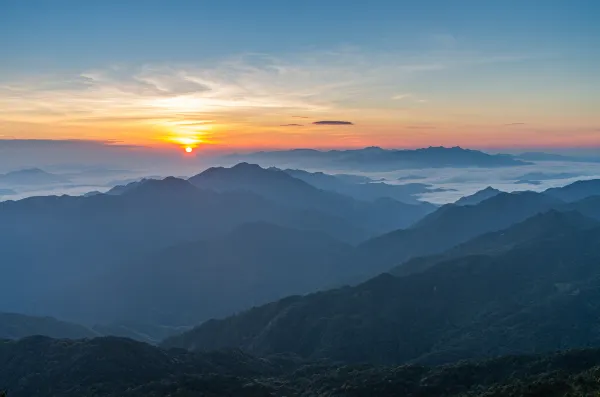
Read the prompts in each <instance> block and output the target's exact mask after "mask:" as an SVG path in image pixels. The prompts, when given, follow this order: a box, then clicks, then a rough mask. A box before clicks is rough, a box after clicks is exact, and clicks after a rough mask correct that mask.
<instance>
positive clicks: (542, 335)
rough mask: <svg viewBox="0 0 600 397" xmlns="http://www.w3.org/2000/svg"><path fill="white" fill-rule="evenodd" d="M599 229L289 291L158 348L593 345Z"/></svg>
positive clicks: (371, 355)
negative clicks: (401, 273)
mask: <svg viewBox="0 0 600 397" xmlns="http://www.w3.org/2000/svg"><path fill="white" fill-rule="evenodd" d="M599 260H600V229H598V228H596V229H593V230H585V231H576V232H574V233H570V234H568V235H564V236H560V237H559V238H554V239H544V238H540V239H538V240H535V241H530V242H526V243H523V244H521V245H519V246H517V247H515V248H513V249H511V250H509V251H507V252H503V253H500V254H498V255H493V256H489V255H472V256H465V257H461V258H457V259H452V260H450V261H447V262H444V263H443V264H439V265H437V266H434V267H432V268H430V269H428V270H426V271H424V272H422V273H418V274H414V275H410V276H406V277H393V276H391V275H389V274H384V275H381V276H378V277H376V278H374V279H372V280H369V281H367V282H365V283H363V284H361V285H358V286H356V287H346V288H341V289H337V290H331V291H326V292H322V293H316V294H312V295H308V296H305V297H298V296H296V297H289V298H286V299H283V300H280V301H278V302H274V303H271V304H268V305H265V306H262V307H259V308H255V309H251V310H249V311H247V312H245V313H242V314H240V315H237V316H233V317H229V318H227V319H224V320H212V321H209V322H206V323H204V324H203V325H201V326H199V327H197V328H195V329H194V330H192V331H189V332H187V333H184V334H183V335H180V336H177V337H173V338H170V339H168V340H167V341H166V342H165V343H164V345H165V346H179V347H185V348H189V349H194V350H204V349H215V348H223V347H236V348H242V349H244V350H246V351H248V352H251V353H255V354H272V353H277V352H292V353H295V354H298V355H300V356H302V357H308V358H319V357H328V358H332V359H340V360H344V361H354V362H362V361H368V362H379V363H401V362H406V361H419V362H428V363H438V362H450V361H456V360H460V359H465V358H478V357H489V356H497V355H504V354H513V353H532V352H536V353H537V352H548V351H552V350H556V349H559V348H560V349H565V348H579V347H586V346H598V345H600V336H599V335H598V333H597V332H595V330H596V325H597V318H598V316H599V315H600V268H599V267H598V266H597V264H598V261H599Z"/></svg>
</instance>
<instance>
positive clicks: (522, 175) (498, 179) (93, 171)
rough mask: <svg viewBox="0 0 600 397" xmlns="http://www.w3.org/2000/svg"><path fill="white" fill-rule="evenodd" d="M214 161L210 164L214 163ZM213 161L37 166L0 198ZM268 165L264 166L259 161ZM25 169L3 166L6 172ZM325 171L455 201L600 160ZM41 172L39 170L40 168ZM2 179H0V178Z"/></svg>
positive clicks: (592, 168) (183, 171)
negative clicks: (34, 176) (415, 186)
mask: <svg viewBox="0 0 600 397" xmlns="http://www.w3.org/2000/svg"><path fill="white" fill-rule="evenodd" d="M213 163H214V164H213ZM216 164H217V163H216V162H211V163H206V162H205V163H203V164H197V166H196V165H193V164H185V165H181V164H174V165H164V164H163V165H161V166H158V167H151V166H150V167H144V168H141V169H129V170H125V169H115V168H111V167H110V165H109V164H107V165H98V166H95V167H83V166H77V165H70V166H68V167H65V166H46V167H44V166H40V167H39V169H40V170H43V171H44V172H46V173H48V174H51V175H52V176H55V177H56V176H58V177H60V178H56V179H57V180H56V181H51V182H47V183H46V182H33V183H29V184H22V183H18V184H17V183H10V182H0V201H5V200H19V199H22V198H26V197H30V196H41V195H62V194H67V195H74V196H75V195H82V194H86V193H89V192H94V191H97V192H106V191H107V190H109V189H110V188H112V187H114V186H116V185H123V184H127V183H129V182H133V181H136V180H139V179H142V178H162V177H166V176H171V175H173V176H178V177H189V176H192V175H194V174H197V173H200V172H202V171H203V170H204V169H206V168H208V167H210V166H212V165H216ZM263 166H266V165H263ZM24 170H25V171H31V170H32V169H31V168H27V169H18V168H16V169H10V170H4V172H5V174H6V173H9V172H14V171H18V172H21V171H24ZM307 170H308V171H313V172H314V171H323V172H326V173H331V174H337V173H341V172H344V173H348V174H356V175H364V176H369V177H371V178H372V179H374V180H376V181H381V182H385V183H388V184H409V183H419V184H425V185H429V186H430V188H429V189H430V190H431V191H430V192H427V193H423V194H420V195H419V198H420V199H421V200H424V201H429V202H431V203H436V204H443V203H449V202H454V201H456V200H457V199H459V198H460V197H462V196H465V195H468V194H472V193H474V192H476V191H478V190H481V189H483V188H485V187H487V186H492V187H494V188H496V189H499V190H503V191H508V192H510V191H518V190H534V191H542V190H545V189H547V188H549V187H555V186H563V185H567V184H569V183H571V182H574V181H576V180H581V179H593V178H599V177H600V163H584V162H572V161H567V162H554V161H544V162H538V163H534V164H531V165H525V166H516V167H501V168H429V169H409V170H398V171H391V172H390V171H388V172H357V171H355V170H352V169H347V170H340V169H336V170H335V171H334V170H327V169H307ZM38 172H39V170H38ZM0 180H1V179H0Z"/></svg>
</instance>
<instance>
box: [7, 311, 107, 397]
mask: <svg viewBox="0 0 600 397" xmlns="http://www.w3.org/2000/svg"><path fill="white" fill-rule="evenodd" d="M33 335H43V336H49V337H51V338H68V339H80V338H92V337H95V336H100V334H99V333H97V332H94V331H92V330H91V329H89V328H86V327H84V326H82V325H79V324H74V323H68V322H65V321H59V320H57V319H55V318H52V317H34V316H25V315H23V314H16V313H0V339H20V338H24V337H27V336H33ZM0 386H1V384H0ZM0 390H1V388H0Z"/></svg>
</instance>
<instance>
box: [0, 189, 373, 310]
mask: <svg viewBox="0 0 600 397" xmlns="http://www.w3.org/2000/svg"><path fill="white" fill-rule="evenodd" d="M384 209H385V208H384ZM367 215H368V214H366V215H365V216H367ZM256 221H266V222H271V223H275V224H280V225H284V226H286V225H288V226H293V227H295V228H298V229H304V230H319V231H324V232H325V233H328V234H330V235H332V236H334V237H336V238H340V239H342V240H344V241H357V240H359V239H364V238H366V237H367V236H368V234H367V233H365V232H364V231H362V230H361V229H360V228H358V227H356V226H353V225H351V224H348V222H346V221H345V220H344V219H342V218H340V217H334V216H331V215H327V214H322V213H319V212H318V211H314V210H290V209H288V208H283V207H281V206H278V205H276V204H275V203H273V202H271V201H268V200H266V199H264V198H263V197H260V196H258V195H255V194H252V193H249V192H245V193H244V192H225V193H216V192H213V191H206V190H201V189H198V188H196V187H194V186H193V185H191V184H190V183H188V182H187V181H184V180H178V179H176V178H167V179H165V180H162V181H159V180H149V181H146V182H145V183H143V184H141V185H139V186H137V187H136V188H135V189H132V190H131V191H128V192H127V193H125V194H121V195H116V196H113V195H97V196H92V197H70V196H62V197H54V196H50V197H32V198H28V199H24V200H20V201H7V202H1V203H0V255H1V260H2V263H3V271H2V279H3V287H2V289H0V310H4V311H12V312H22V313H29V314H39V313H43V314H51V315H54V316H58V317H60V318H68V319H73V320H77V321H79V318H72V317H70V316H69V313H68V312H69V311H71V310H75V309H77V310H76V311H78V312H85V308H83V307H81V306H78V302H77V300H72V301H69V302H66V303H67V305H62V304H61V305H59V304H58V303H56V304H55V300H56V299H58V296H62V294H64V293H66V291H68V289H70V288H71V287H72V286H74V285H78V284H80V283H81V282H82V281H83V280H85V279H90V278H93V277H96V276H99V275H101V274H104V273H106V272H108V271H110V270H111V269H114V268H115V267H116V266H119V265H120V263H122V262H123V261H124V260H125V259H128V260H129V259H131V258H138V257H142V256H144V255H148V254H150V253H151V252H155V251H159V250H161V249H165V248H168V247H170V246H172V245H174V244H177V243H181V242H183V241H196V240H198V239H205V238H211V237H214V236H217V235H220V234H223V233H227V232H229V231H231V230H233V229H234V228H236V227H238V226H240V225H242V224H244V223H248V222H256ZM31 275H35V277H32V276H31ZM53 297H56V299H54V298H53ZM63 303H65V302H63ZM58 308H61V309H65V312H62V311H58ZM67 309H69V310H67Z"/></svg>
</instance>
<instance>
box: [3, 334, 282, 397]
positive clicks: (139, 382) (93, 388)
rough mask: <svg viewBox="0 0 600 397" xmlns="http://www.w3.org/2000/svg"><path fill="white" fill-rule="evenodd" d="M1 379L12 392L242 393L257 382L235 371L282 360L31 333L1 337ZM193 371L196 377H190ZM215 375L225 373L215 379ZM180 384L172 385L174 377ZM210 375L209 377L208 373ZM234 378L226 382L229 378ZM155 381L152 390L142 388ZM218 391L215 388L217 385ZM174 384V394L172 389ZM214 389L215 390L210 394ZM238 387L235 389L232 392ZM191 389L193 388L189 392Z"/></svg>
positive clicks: (61, 396)
mask: <svg viewBox="0 0 600 397" xmlns="http://www.w3.org/2000/svg"><path fill="white" fill-rule="evenodd" d="M0 367H1V368H3V370H2V371H0V385H2V387H3V388H6V389H7V391H8V395H9V396H10V397H20V396H23V397H25V396H27V397H42V396H54V397H88V396H89V397H91V396H98V397H99V396H102V397H117V396H118V397H121V396H130V397H133V396H142V395H143V396H150V395H152V396H158V395H161V396H164V395H171V396H180V397H183V396H184V395H185V394H182V393H181V392H177V388H181V387H183V388H192V390H194V388H195V387H202V388H201V389H200V390H196V391H200V392H201V393H200V394H196V395H203V396H219V395H240V394H236V393H235V389H238V392H244V391H245V392H246V393H249V392H250V391H252V390H253V389H254V394H245V395H254V396H257V395H259V396H260V395H264V394H256V389H258V390H259V391H260V388H259V387H258V386H252V385H251V386H249V387H248V386H244V385H243V384H238V383H239V381H237V380H236V377H245V378H247V381H251V380H252V379H253V378H254V377H256V376H259V375H263V376H267V375H275V374H278V373H279V372H281V368H280V364H279V363H278V362H277V361H274V362H270V361H268V360H265V359H259V358H254V357H251V356H249V355H246V354H244V353H242V352H239V351H225V352H214V353H206V354H194V353H188V352H185V351H181V350H178V351H173V350H172V351H165V350H162V349H159V348H156V347H153V346H150V345H147V344H144V343H140V342H134V341H132V340H128V339H120V338H114V337H107V338H95V339H90V340H84V341H72V340H54V339H49V338H45V337H30V338H25V339H21V340H19V341H2V342H0ZM187 374H190V375H191V374H193V375H194V377H191V376H190V377H187ZM214 376H222V377H224V379H219V382H216V381H215V380H213V379H214ZM176 377H177V378H179V380H180V381H181V383H179V385H172V384H171V382H173V381H174V380H175V378H176ZM204 377H206V378H204ZM227 379H229V380H230V382H231V384H230V385H227V383H226V382H224V380H227ZM148 385H152V387H153V388H154V390H152V391H151V392H148V391H141V390H140V389H142V390H143V389H144V388H145V387H147V386H148ZM217 386H218V387H219V388H218V389H217V391H218V393H214V388H215V387H217ZM171 387H175V390H173V391H172V392H173V393H176V394H172V392H171V391H165V389H166V390H169V389H170V388H171ZM211 389H213V393H214V394H211ZM228 389H234V392H233V393H234V394H229V393H227V390H228ZM161 390H162V391H161ZM187 395H189V394H187Z"/></svg>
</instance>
